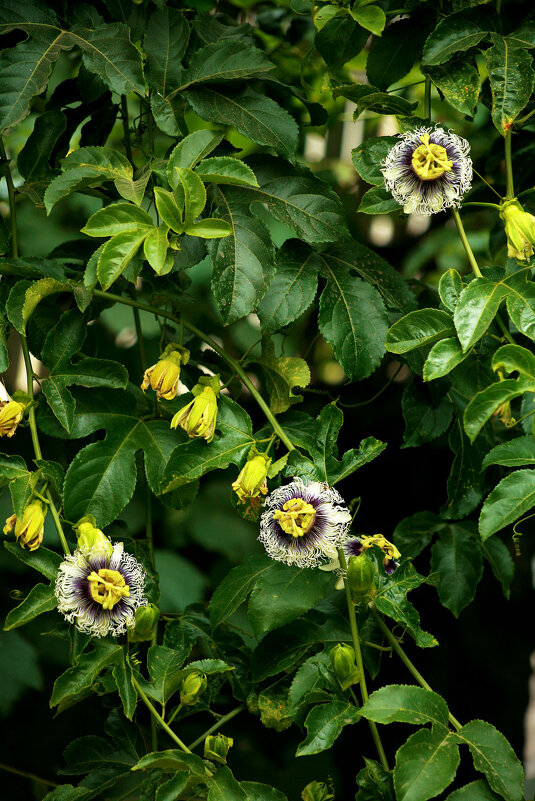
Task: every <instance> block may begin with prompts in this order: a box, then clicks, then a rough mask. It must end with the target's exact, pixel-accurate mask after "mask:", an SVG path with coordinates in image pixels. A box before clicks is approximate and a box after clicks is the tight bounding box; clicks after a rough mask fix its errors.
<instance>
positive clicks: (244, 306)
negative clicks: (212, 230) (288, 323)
mask: <svg viewBox="0 0 535 801" xmlns="http://www.w3.org/2000/svg"><path fill="white" fill-rule="evenodd" d="M216 208H217V213H218V215H219V217H220V218H221V219H222V220H223V221H224V222H226V223H228V224H229V226H230V228H231V231H232V233H231V234H230V236H227V237H225V238H224V239H220V240H219V241H218V242H213V243H212V242H211V243H210V244H209V246H208V251H209V253H210V257H211V259H212V264H213V273H212V291H213V293H214V297H215V300H216V303H217V305H218V307H219V310H220V312H221V316H222V318H223V320H224V322H225V324H227V325H228V324H229V323H233V322H235V321H236V320H239V319H240V318H241V317H244V316H245V315H246V314H249V313H250V312H251V311H253V309H256V307H257V305H258V303H259V301H260V300H261V298H262V297H263V295H264V293H265V291H266V289H267V288H268V286H269V284H270V283H271V280H272V278H273V275H274V273H275V265H274V260H273V245H272V243H271V238H270V236H269V233H268V231H267V228H266V227H265V225H264V223H263V222H261V221H260V220H258V219H257V218H256V217H253V216H252V215H251V213H250V212H249V208H248V205H247V204H245V203H243V202H241V198H240V196H239V195H238V194H237V193H236V190H233V189H226V188H224V187H218V190H217V194H216Z"/></svg>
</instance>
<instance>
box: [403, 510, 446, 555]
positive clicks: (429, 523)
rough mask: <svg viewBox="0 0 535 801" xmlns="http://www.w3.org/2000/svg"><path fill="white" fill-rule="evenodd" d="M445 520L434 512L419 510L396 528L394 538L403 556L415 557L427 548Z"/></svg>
mask: <svg viewBox="0 0 535 801" xmlns="http://www.w3.org/2000/svg"><path fill="white" fill-rule="evenodd" d="M443 525H444V522H443V521H442V520H441V519H440V517H438V515H436V514H434V512H417V513H416V514H415V515H411V516H410V517H406V518H405V519H404V520H402V521H401V523H398V525H397V526H396V528H395V529H394V534H393V540H394V543H395V545H396V546H397V547H398V549H399V550H400V551H401V554H402V556H405V557H408V558H409V559H414V557H415V556H418V555H419V554H420V553H421V552H422V551H423V550H424V548H426V547H427V546H428V545H429V543H430V542H431V540H432V539H433V535H434V533H435V531H437V529H439V528H440V527H441V526H443Z"/></svg>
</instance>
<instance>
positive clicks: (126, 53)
mask: <svg viewBox="0 0 535 801" xmlns="http://www.w3.org/2000/svg"><path fill="white" fill-rule="evenodd" d="M70 37H72V40H71V42H70V44H77V45H78V46H79V47H80V48H81V49H82V50H83V53H84V65H85V67H86V68H87V69H88V70H90V72H95V73H96V74H97V75H98V76H99V78H101V80H102V81H104V83H105V84H106V86H107V87H108V89H111V91H112V92H116V93H117V94H119V95H123V94H125V95H126V94H128V93H129V92H139V93H140V94H142V95H144V94H145V81H144V80H143V69H142V64H141V53H140V52H139V50H137V48H136V47H134V45H133V44H132V43H131V41H130V31H129V29H128V26H127V25H124V24H123V23H121V22H113V23H106V24H104V25H99V26H97V27H96V28H94V30H89V29H87V30H83V29H81V30H80V31H79V32H78V33H77V34H74V33H71V34H70Z"/></svg>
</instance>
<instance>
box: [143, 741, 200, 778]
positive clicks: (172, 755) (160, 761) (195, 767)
mask: <svg viewBox="0 0 535 801" xmlns="http://www.w3.org/2000/svg"><path fill="white" fill-rule="evenodd" d="M153 768H160V770H165V771H168V772H169V771H174V770H187V771H188V772H190V771H191V773H192V774H194V775H195V776H199V777H201V778H202V779H203V780H206V778H207V776H206V767H205V764H204V762H203V761H202V759H201V758H200V757H198V756H196V755H195V754H188V753H186V752H184V751H179V750H178V748H174V749H173V748H170V749H168V750H167V751H152V752H151V753H150V754H145V756H142V757H141V759H140V760H139V761H138V762H136V764H135V765H134V767H133V768H132V770H133V771H137V770H152V769H153Z"/></svg>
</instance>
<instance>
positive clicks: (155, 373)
mask: <svg viewBox="0 0 535 801" xmlns="http://www.w3.org/2000/svg"><path fill="white" fill-rule="evenodd" d="M188 360H189V350H187V349H186V348H183V347H181V346H180V345H174V344H172V345H168V346H167V347H166V349H165V350H164V352H163V353H161V354H160V357H159V359H158V361H157V362H156V364H153V365H152V367H148V368H147V369H146V370H145V375H144V376H143V383H142V384H141V389H142V390H146V389H148V388H149V386H151V387H152V388H153V390H154V391H155V392H156V396H157V398H158V399H160V398H164V399H165V400H173V398H174V397H175V395H176V388H177V384H178V379H179V378H180V368H181V367H182V365H184V364H187V363H188Z"/></svg>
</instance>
